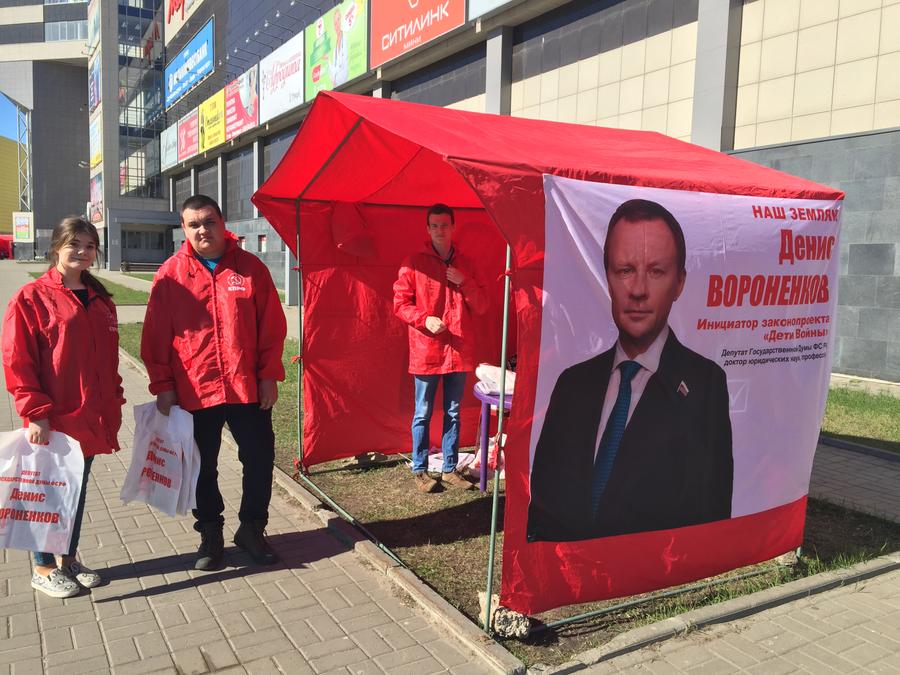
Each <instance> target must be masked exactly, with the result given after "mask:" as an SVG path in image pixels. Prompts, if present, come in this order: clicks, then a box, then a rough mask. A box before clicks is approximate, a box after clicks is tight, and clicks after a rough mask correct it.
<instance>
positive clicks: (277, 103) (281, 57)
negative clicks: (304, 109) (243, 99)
mask: <svg viewBox="0 0 900 675" xmlns="http://www.w3.org/2000/svg"><path fill="white" fill-rule="evenodd" d="M303 40H304V35H303V33H300V35H295V36H294V37H292V38H291V39H290V40H288V41H287V42H285V43H284V44H283V45H281V46H280V47H279V48H278V49H276V50H275V51H274V52H272V53H271V54H269V55H268V56H267V57H266V58H264V59H263V60H262V61H260V62H259V122H260V124H262V123H264V122H268V121H269V120H270V119H272V118H273V117H277V116H278V115H281V114H282V113H286V112H287V111H288V110H292V109H294V108H296V107H297V106H299V105H300V104H302V103H303V100H304V99H303Z"/></svg>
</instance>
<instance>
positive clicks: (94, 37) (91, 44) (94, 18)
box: [87, 0, 100, 54]
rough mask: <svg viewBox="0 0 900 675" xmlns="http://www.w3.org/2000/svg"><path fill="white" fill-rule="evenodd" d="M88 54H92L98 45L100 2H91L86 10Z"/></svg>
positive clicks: (94, 0)
mask: <svg viewBox="0 0 900 675" xmlns="http://www.w3.org/2000/svg"><path fill="white" fill-rule="evenodd" d="M87 25H88V40H87V48H88V53H89V54H92V53H93V52H94V50H95V49H96V48H97V46H98V45H99V44H100V0H91V1H90V3H88V8H87Z"/></svg>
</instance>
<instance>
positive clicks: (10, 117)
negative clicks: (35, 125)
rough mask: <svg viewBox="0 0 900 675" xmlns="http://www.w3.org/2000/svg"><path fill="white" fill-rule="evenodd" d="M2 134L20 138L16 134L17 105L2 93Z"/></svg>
mask: <svg viewBox="0 0 900 675" xmlns="http://www.w3.org/2000/svg"><path fill="white" fill-rule="evenodd" d="M0 136H5V137H6V138H11V139H13V140H14V141H15V140H18V138H17V136H16V107H15V106H14V105H13V104H12V101H10V100H9V99H8V98H6V96H4V95H3V94H0Z"/></svg>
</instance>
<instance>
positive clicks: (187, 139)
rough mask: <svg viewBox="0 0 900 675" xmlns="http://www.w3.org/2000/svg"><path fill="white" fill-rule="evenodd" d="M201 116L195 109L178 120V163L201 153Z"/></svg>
mask: <svg viewBox="0 0 900 675" xmlns="http://www.w3.org/2000/svg"><path fill="white" fill-rule="evenodd" d="M198 122H199V114H198V111H197V108H194V109H193V110H191V112H189V113H188V114H187V115H185V116H184V117H182V118H181V119H180V120H178V161H179V162H184V161H185V160H188V159H190V158H191V157H193V156H194V155H196V154H197V152H199V149H198V148H199V133H198V131H199V129H198V126H199V124H198Z"/></svg>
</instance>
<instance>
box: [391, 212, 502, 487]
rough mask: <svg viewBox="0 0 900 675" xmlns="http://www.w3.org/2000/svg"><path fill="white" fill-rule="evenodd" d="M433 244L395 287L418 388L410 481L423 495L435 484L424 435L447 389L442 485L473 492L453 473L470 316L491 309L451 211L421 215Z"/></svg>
mask: <svg viewBox="0 0 900 675" xmlns="http://www.w3.org/2000/svg"><path fill="white" fill-rule="evenodd" d="M426 228H427V231H428V236H429V238H430V241H427V242H425V248H424V250H422V251H419V252H418V253H415V254H413V255H411V256H409V257H408V258H407V259H406V260H404V261H403V264H402V265H401V267H400V274H399V276H398V278H397V281H396V282H394V313H395V314H396V315H397V316H398V317H399V318H400V320H402V321H403V322H404V323H406V324H407V325H408V326H409V372H410V373H411V374H412V376H413V379H414V381H415V388H416V409H415V413H414V414H413V422H412V442H413V451H412V455H413V476H414V478H415V484H416V487H417V488H418V489H419V490H421V491H422V492H434V491H435V490H437V487H438V482H437V481H436V480H435V479H434V478H432V477H431V476H429V475H428V450H429V437H428V428H429V425H430V424H431V413H432V409H433V406H434V397H435V394H436V393H437V388H438V384H440V382H441V380H443V384H444V427H443V430H444V431H443V438H442V439H441V451H442V453H443V458H444V464H443V468H442V473H441V479H442V481H443V482H444V483H445V484H448V485H453V486H456V487H462V488H465V489H471V488H473V487H474V486H473V485H472V483H471V482H470V481H468V480H467V479H466V478H465V477H463V476H462V475H461V474H460V473H458V472H457V470H456V464H457V461H458V459H459V409H460V402H461V401H462V396H463V391H464V388H465V383H466V374H467V373H469V372H471V371H473V370H475V365H476V364H475V330H474V325H473V324H474V315H476V314H484V313H485V312H486V311H487V308H488V299H487V294H486V293H485V289H484V285H483V284H482V283H481V280H480V275H479V274H478V270H477V268H476V267H475V263H474V261H472V260H471V259H469V258H467V257H466V256H465V255H464V254H462V253H460V252H459V251H457V250H456V247H455V246H454V245H453V232H454V230H455V228H456V225H455V223H454V216H453V209H451V208H450V207H449V206H446V205H445V204H435V205H434V206H432V207H431V208H429V209H428V212H427V214H426Z"/></svg>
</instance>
